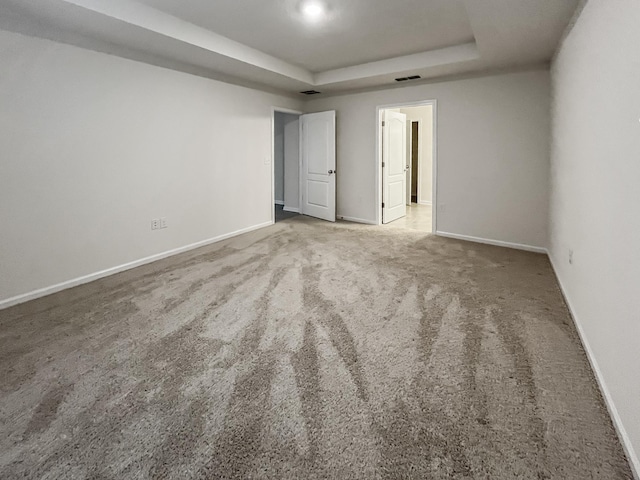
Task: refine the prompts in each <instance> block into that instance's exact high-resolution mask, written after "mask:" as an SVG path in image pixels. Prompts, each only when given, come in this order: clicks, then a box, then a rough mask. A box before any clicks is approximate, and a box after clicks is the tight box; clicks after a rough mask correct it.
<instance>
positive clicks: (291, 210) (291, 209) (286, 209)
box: [282, 207, 300, 213]
mask: <svg viewBox="0 0 640 480" xmlns="http://www.w3.org/2000/svg"><path fill="white" fill-rule="evenodd" d="M282 210H284V211H285V212H291V213H300V209H299V208H295V207H284V208H283V209H282Z"/></svg>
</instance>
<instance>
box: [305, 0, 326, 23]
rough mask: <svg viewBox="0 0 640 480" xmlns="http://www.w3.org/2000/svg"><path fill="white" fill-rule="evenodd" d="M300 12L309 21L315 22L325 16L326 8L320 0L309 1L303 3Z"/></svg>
mask: <svg viewBox="0 0 640 480" xmlns="http://www.w3.org/2000/svg"><path fill="white" fill-rule="evenodd" d="M300 10H301V11H302V14H303V15H304V16H305V18H306V19H307V20H310V21H312V22H315V21H318V20H320V19H321V18H322V17H323V16H324V13H325V6H324V4H323V3H322V2H319V1H318V0H308V1H306V2H304V3H302V6H301V7H300Z"/></svg>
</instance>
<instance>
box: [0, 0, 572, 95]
mask: <svg viewBox="0 0 640 480" xmlns="http://www.w3.org/2000/svg"><path fill="white" fill-rule="evenodd" d="M579 1H580V0H393V1H389V0H326V1H325V4H326V5H327V7H328V9H327V10H328V11H327V14H326V16H325V18H323V19H322V20H321V21H319V22H315V23H310V22H308V21H305V19H304V18H302V15H301V13H300V0H270V1H268V0H215V1H213V0H137V1H134V0H30V1H28V2H25V1H24V0H0V29H5V30H11V31H17V32H20V33H26V34H29V35H35V36H40V37H44V38H50V39H53V40H57V41H61V42H65V43H70V44H74V45H78V46H80V47H83V48H90V49H93V50H98V51H103V52H106V53H110V54H114V55H119V56H123V57H126V58H131V59H134V60H138V61H143V62H147V63H152V64H155V65H160V66H164V67H167V68H173V69H177V70H181V71H186V72H189V73H194V74H197V75H203V76H207V77H210V78H215V79H219V80H223V81H229V82H233V83H238V84H242V85H247V86H251V87H255V88H261V89H265V90H272V91H278V92H282V93H288V94H298V92H300V91H302V90H309V89H315V90H319V91H321V92H323V93H324V94H335V93H341V92H345V91H358V90H363V89H371V88H387V87H389V86H395V85H396V82H395V78H397V77H406V76H409V75H420V76H421V77H422V80H417V82H420V81H425V80H429V79H434V78H439V77H444V76H447V77H448V76H453V75H462V74H468V73H473V72H481V71H497V70H505V69H509V68H517V67H524V66H530V65H540V64H543V63H545V62H548V61H549V60H550V59H551V57H552V55H553V53H554V52H555V49H556V47H557V45H558V43H559V41H560V38H561V37H562V34H563V32H564V29H565V28H566V26H567V24H568V23H569V21H570V20H571V17H572V15H573V13H574V11H575V10H576V8H577V6H578V3H579ZM406 84H407V83H406V82H404V83H403V85H406Z"/></svg>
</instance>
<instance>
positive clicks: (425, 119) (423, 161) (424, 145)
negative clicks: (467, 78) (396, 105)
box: [399, 105, 433, 205]
mask: <svg viewBox="0 0 640 480" xmlns="http://www.w3.org/2000/svg"><path fill="white" fill-rule="evenodd" d="M399 112H400V113H404V114H405V115H406V116H407V120H408V121H411V122H415V121H417V122H419V124H420V131H419V133H418V138H419V141H420V145H419V158H420V160H419V165H418V172H415V171H412V177H414V176H416V175H417V177H418V182H419V185H418V203H420V204H423V205H431V203H432V199H433V105H422V106H419V107H406V108H401V109H399Z"/></svg>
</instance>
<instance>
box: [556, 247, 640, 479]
mask: <svg viewBox="0 0 640 480" xmlns="http://www.w3.org/2000/svg"><path fill="white" fill-rule="evenodd" d="M549 262H551V268H552V269H553V273H554V274H555V276H556V279H557V280H558V285H559V286H560V291H561V292H562V296H563V297H564V301H565V303H566V304H567V308H568V309H569V313H570V314H571V318H572V319H573V324H574V325H575V327H576V330H577V331H578V336H579V337H580V341H581V342H582V346H583V347H584V351H585V352H586V354H587V359H588V360H589V363H590V364H591V370H592V371H593V373H594V375H595V377H596V381H597V382H598V387H599V388H600V393H602V397H603V398H604V403H605V405H606V406H607V410H608V411H609V416H610V417H611V419H612V421H613V426H614V428H615V429H616V432H617V433H618V438H619V439H620V443H621V444H622V448H623V449H624V451H625V453H626V455H627V460H629V464H630V466H631V471H632V473H633V476H634V478H635V479H636V480H640V460H639V459H638V455H637V454H636V452H635V451H634V450H633V447H632V445H631V440H630V439H629V435H628V434H627V431H626V429H625V428H624V425H623V424H622V420H621V418H620V414H619V413H618V409H617V408H616V406H615V404H614V403H613V399H612V398H611V392H609V388H607V384H606V383H605V381H604V376H603V375H602V371H601V370H600V367H599V366H598V361H597V360H596V357H595V355H594V354H593V350H592V349H591V345H590V344H589V340H587V337H586V335H585V333H584V329H583V328H582V325H581V324H580V321H579V320H578V317H577V316H576V311H575V309H574V308H573V306H572V305H571V300H569V297H568V296H567V290H566V289H565V287H564V285H563V284H562V280H560V277H559V276H558V269H557V268H556V264H555V262H554V260H553V257H552V256H551V254H549Z"/></svg>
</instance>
